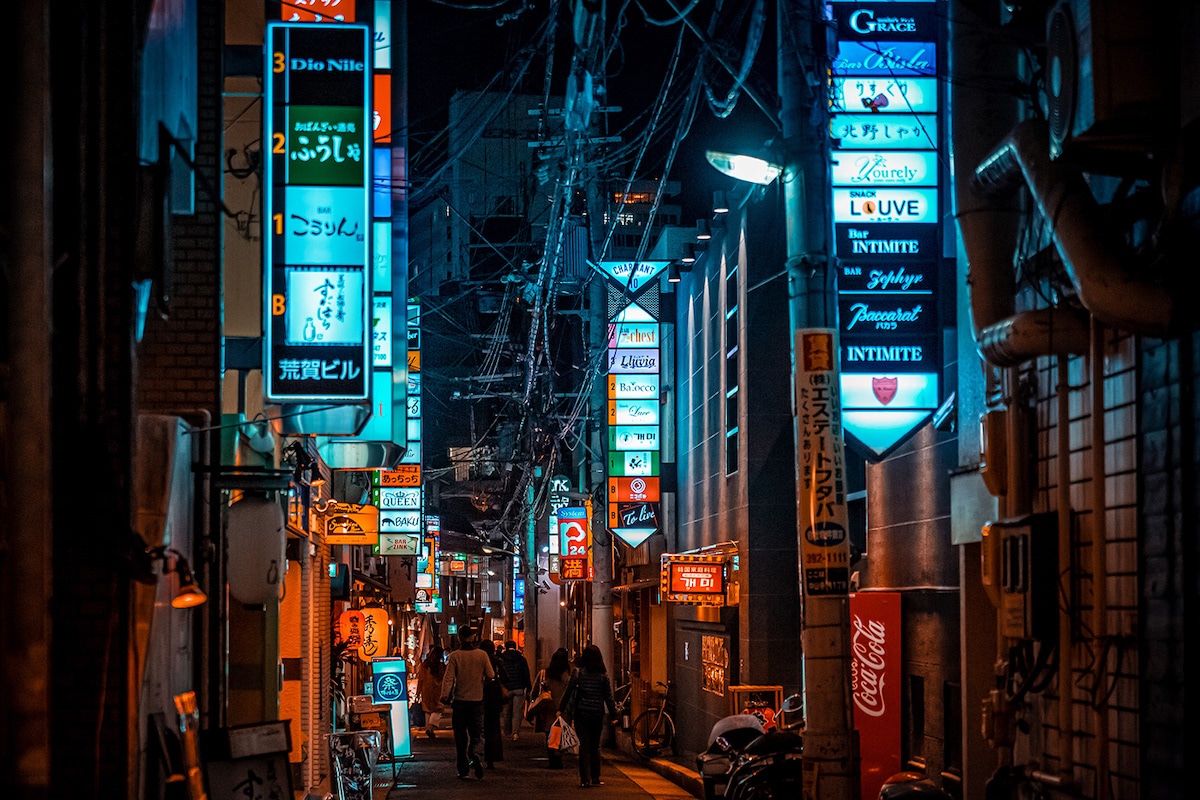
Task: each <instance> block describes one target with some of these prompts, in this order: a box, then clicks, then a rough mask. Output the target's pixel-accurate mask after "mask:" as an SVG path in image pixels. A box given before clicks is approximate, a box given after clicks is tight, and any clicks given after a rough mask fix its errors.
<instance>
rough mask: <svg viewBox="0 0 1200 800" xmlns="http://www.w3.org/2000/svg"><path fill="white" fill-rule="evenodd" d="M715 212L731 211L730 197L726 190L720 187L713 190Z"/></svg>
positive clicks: (726, 212)
mask: <svg viewBox="0 0 1200 800" xmlns="http://www.w3.org/2000/svg"><path fill="white" fill-rule="evenodd" d="M713 213H714V214H728V213H729V197H728V195H727V194H726V193H725V191H724V190H721V189H718V190H717V191H715V192H713Z"/></svg>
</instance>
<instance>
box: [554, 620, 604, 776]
mask: <svg viewBox="0 0 1200 800" xmlns="http://www.w3.org/2000/svg"><path fill="white" fill-rule="evenodd" d="M562 705H563V708H562V709H560V710H561V711H562V712H563V716H564V717H565V718H566V719H567V720H568V721H569V722H570V723H571V724H572V725H573V726H574V728H575V734H576V735H577V736H578V737H579V786H580V787H581V788H585V789H586V788H587V787H589V786H603V785H604V781H602V780H600V733H601V731H602V730H603V728H604V720H605V717H606V716H608V717H611V716H614V715H615V714H616V713H617V706H616V703H614V702H613V691H612V683H611V682H610V681H609V679H608V670H607V668H606V667H605V666H604V655H603V654H602V653H601V652H600V648H599V647H597V646H596V645H594V644H589V645H588V646H587V647H585V648H583V652H582V653H581V654H580V656H579V669H577V670H576V671H575V674H574V675H573V676H571V681H570V683H568V684H567V690H566V692H565V693H564V694H563V700H562Z"/></svg>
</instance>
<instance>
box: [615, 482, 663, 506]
mask: <svg viewBox="0 0 1200 800" xmlns="http://www.w3.org/2000/svg"><path fill="white" fill-rule="evenodd" d="M658 489H659V487H658V478H642V477H636V478H609V479H608V500H609V502H610V503H657V502H658V500H659V493H658Z"/></svg>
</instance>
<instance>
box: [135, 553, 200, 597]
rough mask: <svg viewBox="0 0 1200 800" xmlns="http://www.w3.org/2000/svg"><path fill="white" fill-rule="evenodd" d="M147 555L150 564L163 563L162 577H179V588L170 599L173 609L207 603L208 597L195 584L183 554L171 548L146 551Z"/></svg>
mask: <svg viewBox="0 0 1200 800" xmlns="http://www.w3.org/2000/svg"><path fill="white" fill-rule="evenodd" d="M147 555H148V556H149V558H150V560H151V562H154V561H160V560H161V561H162V562H163V575H167V574H169V573H171V572H174V573H175V574H177V575H178V576H179V588H178V589H176V590H175V596H174V597H172V598H171V606H172V607H173V608H192V607H193V606H198V605H202V604H203V603H205V602H207V600H208V595H206V594H205V593H204V590H203V589H201V588H200V585H199V584H198V583H196V577H195V576H194V575H192V567H191V565H190V564H188V560H187V557H186V556H184V555H183V553H181V552H179V551H178V550H176V549H174V548H172V547H155V548H153V549H152V550H149V551H147Z"/></svg>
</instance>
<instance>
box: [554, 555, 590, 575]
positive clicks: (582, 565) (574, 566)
mask: <svg viewBox="0 0 1200 800" xmlns="http://www.w3.org/2000/svg"><path fill="white" fill-rule="evenodd" d="M558 574H559V576H560V577H561V578H562V579H563V580H565V581H586V580H587V559H586V558H560V559H559V560H558Z"/></svg>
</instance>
